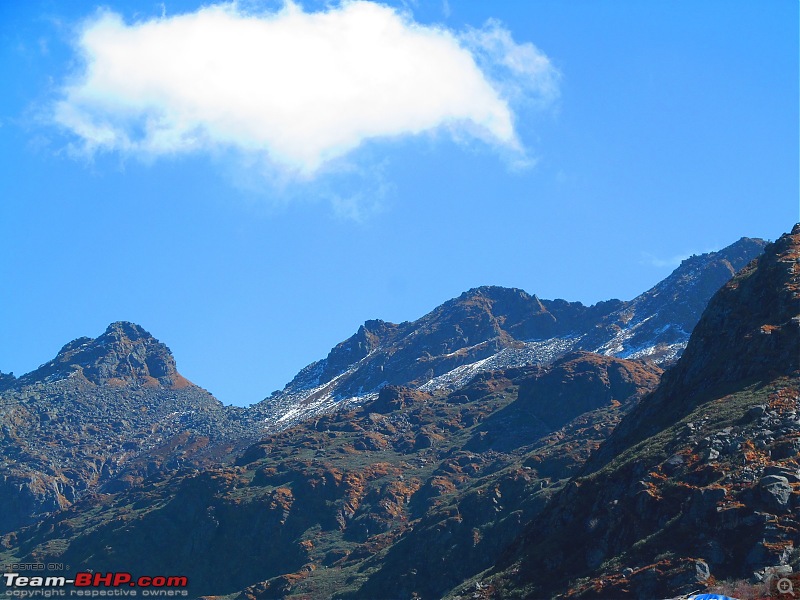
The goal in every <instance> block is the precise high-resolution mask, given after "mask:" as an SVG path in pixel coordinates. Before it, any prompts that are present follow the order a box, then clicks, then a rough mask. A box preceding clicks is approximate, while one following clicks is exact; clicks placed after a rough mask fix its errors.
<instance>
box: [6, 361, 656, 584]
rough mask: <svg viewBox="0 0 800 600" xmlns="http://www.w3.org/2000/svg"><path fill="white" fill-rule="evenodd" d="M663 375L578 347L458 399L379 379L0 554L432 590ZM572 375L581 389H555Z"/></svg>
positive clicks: (464, 570)
mask: <svg viewBox="0 0 800 600" xmlns="http://www.w3.org/2000/svg"><path fill="white" fill-rule="evenodd" d="M660 374H661V371H660V369H659V368H658V367H656V366H654V365H652V364H647V363H643V362H637V361H626V360H621V359H616V358H612V357H604V356H599V355H594V354H589V353H575V354H571V355H569V356H567V357H565V358H563V359H561V360H558V361H556V363H554V364H553V365H551V366H547V367H539V366H531V367H525V368H518V369H511V370H506V371H497V372H492V373H485V374H483V375H481V376H479V377H478V378H476V379H475V380H474V381H473V382H472V383H470V384H469V385H468V386H466V387H464V388H461V389H459V390H457V391H455V392H453V393H450V394H448V393H446V392H439V393H433V394H432V393H427V392H423V391H420V390H416V389H411V388H405V387H397V386H388V387H384V388H383V389H382V390H381V392H380V394H379V395H378V396H377V397H375V398H374V399H372V400H369V401H367V402H366V403H364V404H363V405H362V406H359V407H357V408H355V409H353V410H349V411H340V412H337V413H334V414H330V415H325V416H321V417H319V418H316V419H313V420H311V421H308V422H305V423H303V424H300V425H297V426H295V427H294V428H291V429H287V430H284V431H281V432H277V433H274V434H272V435H270V436H268V437H266V438H265V439H264V440H262V441H261V442H259V443H258V444H255V445H253V446H251V447H250V448H249V449H247V450H246V451H245V452H244V453H243V454H242V455H241V456H240V457H239V458H238V459H237V461H236V465H235V466H232V467H225V468H216V469H209V470H207V471H205V472H201V473H196V472H191V471H189V470H182V471H178V472H176V473H173V474H171V475H164V476H161V477H151V478H150V479H148V480H147V481H145V482H144V483H143V484H141V485H138V486H135V487H132V488H130V489H127V490H119V491H116V492H115V493H113V494H100V495H97V494H96V495H91V496H89V495H87V496H85V497H84V498H82V499H81V500H80V501H79V502H77V503H76V504H74V505H72V506H70V507H69V508H67V509H65V510H63V511H61V512H58V513H56V514H54V515H52V516H50V517H48V518H46V519H44V520H43V521H42V522H41V523H40V524H38V525H35V526H32V527H29V528H27V529H23V530H21V531H18V532H16V533H15V534H12V535H7V536H5V537H4V538H2V542H1V544H0V547H2V548H3V549H4V550H3V551H0V562H10V561H16V560H26V561H27V560H31V561H41V562H45V563H48V562H60V563H68V564H70V565H72V566H73V567H74V568H84V567H85V568H91V569H93V570H96V571H100V570H103V571H106V570H128V571H130V570H135V571H137V572H138V573H145V572H148V571H153V572H155V571H158V572H165V571H170V572H173V573H180V574H185V575H187V576H188V577H189V580H190V582H191V585H192V590H191V591H192V595H193V597H196V596H197V595H202V594H208V595H215V596H222V595H226V596H230V597H238V598H284V597H298V598H300V597H305V598H307V597H312V598H327V597H331V596H334V595H339V596H341V597H353V598H378V597H398V594H399V595H400V596H399V597H410V596H411V595H412V594H413V593H421V594H423V597H438V596H440V595H441V594H442V593H444V592H446V591H447V590H448V589H450V588H452V587H453V586H454V585H456V584H458V583H459V582H460V581H462V580H463V579H464V578H466V577H471V576H474V575H476V574H478V573H479V572H481V571H482V570H484V569H486V568H487V567H490V566H491V565H492V564H493V563H494V562H495V561H496V560H497V558H498V557H499V556H500V553H501V551H502V550H503V549H504V548H505V547H507V546H508V544H510V543H511V542H512V541H513V539H514V538H515V537H516V535H517V534H518V532H519V528H520V527H521V526H522V525H523V524H524V523H526V522H528V521H530V520H531V519H532V518H533V517H534V516H535V515H536V514H538V512H539V511H541V510H542V508H543V507H544V506H545V504H546V501H547V499H548V498H549V497H550V496H551V495H552V494H553V493H554V491H556V490H558V489H559V488H560V486H561V485H563V482H564V481H566V480H567V478H568V477H569V476H570V475H571V474H573V473H574V472H576V470H577V469H578V468H579V467H580V465H581V464H582V463H583V462H584V461H585V460H586V457H587V456H589V454H590V453H591V451H592V450H594V449H595V448H596V447H597V446H598V444H599V443H600V442H601V441H602V440H603V439H605V437H606V436H607V435H608V433H609V432H610V431H611V430H612V429H613V427H614V425H615V424H616V423H617V422H618V420H619V419H620V418H621V416H622V415H623V414H624V413H625V412H627V411H628V410H629V409H630V408H631V407H632V406H634V405H635V404H636V402H637V400H638V399H639V398H640V397H641V396H642V395H643V394H645V393H646V392H648V391H650V390H652V389H654V387H655V386H656V385H657V382H658V380H659V377H660ZM568 380H569V381H573V382H574V385H575V386H576V388H578V389H579V392H577V391H576V393H574V394H566V395H562V396H561V397H558V398H553V397H551V395H550V391H551V388H552V386H553V385H554V384H555V382H557V381H568ZM434 572H435V573H437V574H439V575H441V574H447V576H446V577H441V576H438V577H437V576H434Z"/></svg>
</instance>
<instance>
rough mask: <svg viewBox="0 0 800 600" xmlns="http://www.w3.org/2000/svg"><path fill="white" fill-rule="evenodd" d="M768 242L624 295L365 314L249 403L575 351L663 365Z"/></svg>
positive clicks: (463, 379)
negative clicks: (395, 315) (397, 316)
mask: <svg viewBox="0 0 800 600" xmlns="http://www.w3.org/2000/svg"><path fill="white" fill-rule="evenodd" d="M765 243H766V242H764V241H763V240H758V239H750V238H742V239H740V240H739V241H738V242H735V243H734V244H731V245H730V246H728V247H727V248H725V249H723V250H720V251H719V252H711V253H707V254H702V255H700V256H692V257H691V258H688V259H686V260H684V261H683V263H681V265H680V266H679V267H678V268H677V269H676V270H675V271H674V272H673V273H672V274H671V275H670V276H669V277H667V278H666V279H664V280H663V281H661V282H660V283H658V284H657V285H656V286H654V287H653V288H652V289H650V290H648V291H647V292H645V293H643V294H641V295H640V296H638V297H636V298H634V299H633V300H631V301H628V302H623V301H621V300H609V301H606V302H599V303H597V304H595V305H593V306H584V305H583V304H581V303H580V302H567V301H565V300H541V299H539V298H538V297H537V296H536V295H530V294H528V293H527V292H524V291H522V290H518V289H510V288H501V287H480V288H475V289H472V290H469V291H468V292H464V293H463V294H462V295H461V296H459V297H458V298H455V299H453V300H450V301H448V302H445V303H444V304H443V305H441V306H439V307H438V308H436V309H434V310H433V311H431V312H430V313H428V314H427V315H425V316H424V317H422V318H420V319H418V320H416V321H413V322H404V323H400V324H395V323H387V322H385V321H380V320H373V321H367V322H366V323H364V325H362V326H361V327H360V328H359V330H358V331H357V332H356V334H355V335H353V336H352V337H350V338H349V339H347V340H345V341H344V342H342V343H341V344H339V345H337V346H336V347H335V348H333V349H332V350H331V352H330V353H329V354H328V356H327V357H326V358H325V359H323V360H320V361H318V362H315V363H312V364H311V365H309V366H308V367H306V368H305V369H303V370H302V371H300V373H298V375H297V376H296V377H295V378H294V379H293V380H292V381H291V382H290V383H289V384H288V385H287V386H286V387H285V388H284V389H283V390H282V391H280V392H276V393H274V394H272V396H270V397H269V398H266V399H265V400H264V401H263V402H261V403H260V404H259V405H257V407H255V410H260V411H261V414H262V415H263V418H264V419H265V420H266V421H267V422H270V423H278V424H282V423H295V422H298V421H299V420H301V419H303V418H307V417H310V416H313V415H315V414H320V413H324V412H327V411H329V410H332V409H333V408H334V407H335V406H336V405H338V404H342V403H344V404H345V405H353V404H356V403H358V402H361V401H362V400H363V399H364V398H366V397H370V395H373V394H375V393H377V392H378V390H379V389H380V388H381V387H382V386H384V385H386V384H390V385H410V386H413V387H422V388H423V389H426V390H428V391H433V390H437V389H447V390H451V391H452V390H454V389H456V388H457V387H460V386H461V385H464V384H465V383H467V382H468V381H469V380H470V379H471V378H472V377H474V376H475V375H476V374H478V373H481V372H485V371H491V370H497V369H505V368H510V367H515V366H522V365H528V364H547V363H550V362H552V361H553V360H555V359H556V358H558V357H560V356H564V355H565V354H566V353H567V352H570V351H572V350H586V351H589V352H597V353H600V354H605V355H608V356H618V357H621V358H648V359H650V360H652V361H654V362H656V363H658V364H669V363H671V362H673V361H674V360H675V359H676V358H677V357H679V356H680V354H681V352H682V351H683V348H684V347H685V346H686V343H687V341H688V340H689V334H690V333H691V331H692V329H694V326H695V325H696V324H697V321H698V319H699V318H700V315H701V313H702V311H703V309H704V308H705V306H706V304H707V303H708V301H709V299H710V298H711V296H712V295H713V294H714V292H716V291H717V290H718V289H719V288H720V286H722V285H723V284H724V283H725V282H726V281H728V280H729V279H730V278H731V277H732V276H733V275H734V273H736V272H737V271H738V270H739V269H741V268H742V267H744V266H745V265H746V264H747V263H749V262H750V261H751V260H752V259H753V258H755V257H756V256H758V254H759V253H761V251H762V250H763V248H764V245H765Z"/></svg>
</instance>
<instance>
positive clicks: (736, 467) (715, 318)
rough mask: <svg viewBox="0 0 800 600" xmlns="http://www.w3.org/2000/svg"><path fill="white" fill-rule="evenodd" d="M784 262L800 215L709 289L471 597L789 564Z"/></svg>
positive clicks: (798, 419) (798, 254)
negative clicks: (651, 372) (647, 391)
mask: <svg viewBox="0 0 800 600" xmlns="http://www.w3.org/2000/svg"><path fill="white" fill-rule="evenodd" d="M798 259H800V225H796V226H795V227H794V229H793V230H792V232H791V233H790V234H786V235H784V236H783V237H781V238H780V239H779V240H778V241H777V242H775V243H774V244H770V245H769V246H767V248H766V249H765V252H764V254H763V255H762V256H761V257H760V258H758V259H757V260H755V261H753V262H752V263H751V264H750V265H748V266H747V267H746V268H745V269H744V270H742V271H741V272H740V273H739V274H738V275H737V276H736V277H734V278H733V279H732V280H731V281H730V282H729V283H728V284H726V285H725V286H724V287H723V288H722V289H721V290H720V291H719V292H717V294H715V296H714V297H713V299H712V300H711V302H710V303H709V305H708V307H707V308H706V310H705V312H704V313H703V316H702V318H701V319H700V322H699V323H698V324H697V327H696V328H695V330H694V332H693V333H692V336H691V339H690V340H689V344H688V346H687V348H686V351H685V352H684V354H683V356H682V357H681V359H680V360H679V361H678V363H677V364H676V365H675V366H674V367H673V368H672V369H670V370H669V371H667V372H666V373H665V374H664V376H663V378H662V381H661V383H660V385H659V386H658V388H657V389H656V390H655V391H654V392H653V393H652V394H651V395H649V396H647V397H645V398H644V399H642V401H641V402H640V403H639V404H638V405H637V406H636V407H635V408H634V409H633V410H632V411H631V412H630V413H629V414H628V415H627V416H626V417H625V418H624V419H623V420H622V422H621V423H620V424H619V426H618V427H617V428H616V429H615V430H614V432H613V433H612V434H611V435H610V437H609V438H608V439H607V440H606V441H605V442H604V443H603V445H602V447H601V448H600V449H599V450H598V451H597V452H596V453H595V454H594V455H593V456H592V457H591V458H590V459H589V460H588V461H587V462H586V463H585V464H584V466H583V467H582V470H581V473H580V474H579V476H578V477H576V478H575V479H574V480H573V481H572V482H570V484H569V485H567V486H566V487H565V488H564V489H563V490H562V491H560V492H559V493H558V494H557V495H556V496H555V497H554V498H553V499H552V501H551V503H550V505H549V506H548V507H547V509H546V510H544V511H543V512H542V513H541V514H540V515H539V516H538V517H537V518H535V519H534V520H533V521H532V522H531V523H530V524H529V525H528V526H527V528H526V533H525V534H524V535H523V536H522V537H521V538H520V539H519V540H518V541H517V542H516V544H515V546H514V547H513V550H511V551H509V552H508V553H507V555H506V557H505V559H504V561H502V562H501V566H500V567H499V568H497V569H496V572H495V574H494V575H489V576H486V577H483V578H482V581H478V582H473V584H474V585H478V586H479V587H480V589H481V590H483V591H482V593H480V594H479V595H478V596H477V597H480V598H514V597H530V596H533V597H539V596H541V597H549V596H554V595H556V594H565V596H566V597H571V598H572V597H575V598H577V597H582V598H583V597H637V598H651V597H655V596H656V595H658V596H661V597H664V596H668V595H677V594H685V593H688V592H691V591H693V590H697V589H704V588H712V589H713V585H714V580H715V579H725V580H745V581H748V580H755V581H759V580H767V579H768V576H769V574H770V573H775V572H782V573H786V572H791V571H792V570H793V569H794V570H796V569H797V568H798V566H800V560H799V559H800V557H798V554H797V552H796V550H795V549H796V548H797V547H798V545H800V519H798V508H800V488H799V487H798V485H800V416H799V415H800V264H799V263H798ZM576 539H580V540H581V543H580V544H575V543H574V540H576ZM742 585H745V584H740V586H742ZM723 589H724V588H723ZM725 591H728V590H725ZM770 591H771V590H770V589H768V588H767V587H762V588H756V589H755V591H753V590H750V592H752V593H755V594H756V595H760V596H766V595H769V594H770ZM456 595H457V596H459V597H467V596H469V597H476V596H474V595H470V592H469V591H468V590H467V589H466V588H462V590H461V591H460V592H459V593H458V594H456Z"/></svg>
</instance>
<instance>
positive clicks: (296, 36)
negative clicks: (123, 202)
mask: <svg viewBox="0 0 800 600" xmlns="http://www.w3.org/2000/svg"><path fill="white" fill-rule="evenodd" d="M76 46H77V49H78V51H79V52H80V54H81V55H82V57H83V65H82V67H81V70H80V71H79V72H78V73H75V74H74V76H73V78H72V80H71V81H70V83H69V84H67V85H66V86H65V87H64V88H63V94H62V96H61V99H60V100H59V101H58V102H57V103H56V104H55V108H54V112H53V118H54V120H55V121H56V122H57V123H58V124H59V125H61V126H63V127H64V128H66V129H67V130H68V131H69V132H71V133H72V134H74V135H75V136H77V138H78V147H79V148H80V149H81V150H82V151H84V152H87V153H89V154H91V153H94V152H97V151H119V152H123V153H133V154H136V155H140V156H145V157H158V156H162V155H172V154H178V153H186V152H195V151H217V150H224V149H233V150H235V151H236V152H237V153H244V154H247V155H255V156H256V157H258V158H259V160H261V159H263V160H264V161H265V162H266V163H267V164H269V165H272V166H277V167H279V168H281V169H282V170H283V171H287V172H290V173H293V174H295V175H303V176H307V177H310V176H313V175H314V174H316V173H317V172H318V171H319V169H320V168H321V167H322V166H323V165H325V164H326V163H328V162H329V161H331V160H333V159H336V158H338V157H341V156H343V155H345V154H347V153H348V152H349V151H351V150H353V149H354V148H356V147H358V146H359V145H360V144H362V143H363V142H364V141H366V140H370V139H381V138H384V139H385V138H391V137H394V136H400V135H407V134H412V135H413V134H420V133H423V132H429V131H432V130H435V129H438V128H444V129H445V130H447V131H450V132H452V133H453V134H455V135H456V136H458V135H463V134H466V135H469V136H472V137H477V138H479V139H482V140H484V141H487V142H489V143H491V144H493V145H497V146H500V147H504V148H506V149H512V150H516V151H520V152H521V150H522V146H521V144H520V142H519V140H518V138H517V134H516V132H515V127H514V114H513V113H512V109H511V107H510V104H509V102H510V101H513V99H514V98H513V97H512V96H514V95H515V94H527V95H529V96H536V97H539V98H543V99H550V98H552V97H554V94H555V93H556V91H557V74H556V71H555V70H554V68H553V67H552V66H551V64H550V62H549V61H548V59H547V57H546V56H544V54H542V53H541V52H539V51H538V50H537V49H536V48H535V47H534V46H532V45H531V44H521V45H518V44H516V43H515V42H514V41H513V40H512V38H511V35H510V34H509V33H508V31H506V30H505V29H503V28H502V27H501V26H500V25H499V24H498V23H489V24H487V27H485V28H484V29H481V30H475V29H472V30H469V31H468V32H467V33H466V34H463V35H461V36H459V35H457V34H456V33H453V32H451V31H449V30H447V29H444V28H442V27H432V26H424V25H420V24H418V23H416V22H414V21H413V19H412V18H411V16H410V15H408V14H404V13H399V12H397V11H396V10H394V9H392V8H389V7H387V6H383V5H380V4H375V3H372V2H345V3H343V4H341V5H340V6H338V7H334V8H329V9H328V10H327V11H325V12H311V13H307V12H304V11H303V10H302V9H301V8H299V7H298V6H296V5H294V4H286V5H285V6H284V7H283V9H282V10H280V11H278V12H272V13H248V12H246V11H244V10H243V9H242V8H241V7H240V6H239V5H237V4H236V3H230V4H218V5H213V6H207V7H205V8H202V9H200V10H198V11H197V12H194V13H189V14H182V15H177V16H171V17H170V16H163V15H162V16H161V17H160V18H153V19H150V20H145V21H140V22H135V23H131V24H128V23H125V22H124V21H123V19H122V17H121V16H119V15H118V14H115V13H113V12H109V11H105V12H100V13H98V14H97V15H96V16H95V17H94V18H92V19H90V20H88V21H87V22H85V23H84V24H83V26H82V27H81V29H80V31H79V32H78V36H77V40H76Z"/></svg>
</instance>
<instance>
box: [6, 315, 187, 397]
mask: <svg viewBox="0 0 800 600" xmlns="http://www.w3.org/2000/svg"><path fill="white" fill-rule="evenodd" d="M67 377H82V378H84V379H86V380H88V381H90V382H91V383H94V384H96V385H103V384H110V385H116V386H144V387H165V388H173V389H174V388H182V387H187V386H189V385H191V384H190V383H189V382H188V381H187V380H186V379H185V378H184V377H183V376H181V374H180V373H178V370H177V368H176V366H175V359H174V358H173V356H172V352H171V351H170V349H169V348H167V346H166V345H164V344H163V343H161V342H159V341H158V340H157V339H156V338H154V337H153V336H152V335H151V334H150V333H149V332H147V331H146V330H145V329H144V328H142V327H140V326H139V325H137V324H135V323H130V322H127V321H117V322H115V323H112V324H111V325H109V326H108V328H107V329H106V330H105V332H104V333H103V334H102V335H101V336H100V337H98V338H96V339H93V338H90V337H80V338H77V339H75V340H73V341H71V342H69V343H68V344H66V345H65V346H64V347H63V348H61V350H60V351H59V352H58V354H57V355H56V357H55V358H54V359H53V360H51V361H50V362H48V363H46V364H44V365H42V366H40V367H39V368H38V369H36V370H35V371H33V372H31V373H28V374H27V375H25V376H23V377H21V378H20V379H19V382H20V383H21V384H23V385H25V384H31V383H36V382H41V381H55V380H58V379H65V378H67Z"/></svg>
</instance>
